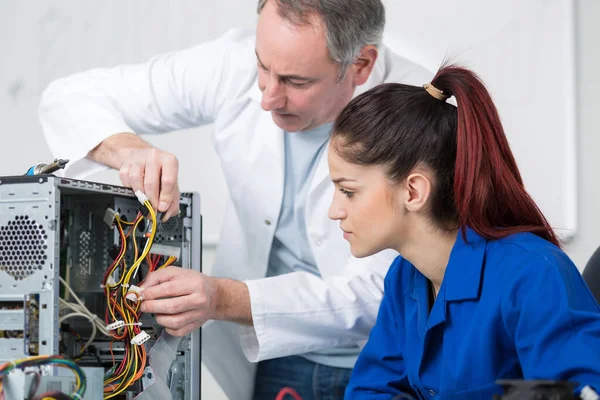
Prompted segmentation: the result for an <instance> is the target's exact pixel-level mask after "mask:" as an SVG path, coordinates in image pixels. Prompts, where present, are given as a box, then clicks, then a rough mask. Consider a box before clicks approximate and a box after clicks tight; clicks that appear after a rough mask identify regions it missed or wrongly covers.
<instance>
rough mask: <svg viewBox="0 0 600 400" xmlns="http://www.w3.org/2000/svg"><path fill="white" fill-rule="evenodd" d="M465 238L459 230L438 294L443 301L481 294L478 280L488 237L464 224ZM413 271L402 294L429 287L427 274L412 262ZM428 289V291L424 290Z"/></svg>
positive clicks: (476, 297) (415, 294) (417, 296)
mask: <svg viewBox="0 0 600 400" xmlns="http://www.w3.org/2000/svg"><path fill="white" fill-rule="evenodd" d="M465 233H466V240H465V238H464V237H463V234H462V232H461V231H459V232H458V234H457V237H456V242H455V243H454V246H453V247H452V251H451V252H450V259H449V261H448V265H447V266H446V272H445V273H444V280H443V282H442V286H441V288H440V292H439V294H438V297H441V298H442V299H443V300H444V301H447V302H449V301H460V300H476V299H478V298H479V296H480V294H481V280H482V276H483V267H484V260H485V249H486V245H487V240H486V239H485V238H483V237H481V236H480V235H479V234H477V232H475V231H474V230H472V229H471V228H467V229H466V231H465ZM413 269H414V271H413V274H412V277H411V278H410V279H409V281H408V282H407V285H406V289H405V294H406V295H408V296H409V297H411V298H412V299H414V300H417V299H418V298H419V293H421V292H422V291H423V290H428V289H426V288H427V287H428V285H427V278H426V277H425V276H424V275H423V274H421V273H420V272H419V271H418V270H417V269H416V268H414V266H413ZM426 293H428V292H426Z"/></svg>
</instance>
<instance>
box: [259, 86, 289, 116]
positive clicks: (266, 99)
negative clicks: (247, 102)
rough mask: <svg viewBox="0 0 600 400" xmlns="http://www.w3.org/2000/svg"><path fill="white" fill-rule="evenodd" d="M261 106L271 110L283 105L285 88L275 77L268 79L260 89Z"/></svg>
mask: <svg viewBox="0 0 600 400" xmlns="http://www.w3.org/2000/svg"><path fill="white" fill-rule="evenodd" d="M262 92H263V96H262V101H261V107H262V108H263V110H265V111H273V110H277V109H280V108H283V107H285V90H284V88H283V85H281V83H280V82H277V80H276V79H269V80H268V81H267V83H266V85H265V87H264V89H263V90H262Z"/></svg>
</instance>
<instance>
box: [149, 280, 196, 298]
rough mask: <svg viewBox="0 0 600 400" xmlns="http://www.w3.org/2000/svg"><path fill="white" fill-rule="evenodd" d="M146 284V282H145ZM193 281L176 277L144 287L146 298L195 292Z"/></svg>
mask: <svg viewBox="0 0 600 400" xmlns="http://www.w3.org/2000/svg"><path fill="white" fill-rule="evenodd" d="M144 284H145V283H144ZM195 289H197V288H194V286H193V282H191V281H189V280H185V279H174V280H170V281H167V282H162V283H160V284H158V285H155V286H150V287H148V288H144V293H143V295H144V299H145V300H156V299H164V298H167V297H176V296H184V295H187V294H190V293H193V292H194V290H195Z"/></svg>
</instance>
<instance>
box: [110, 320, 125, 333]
mask: <svg viewBox="0 0 600 400" xmlns="http://www.w3.org/2000/svg"><path fill="white" fill-rule="evenodd" d="M124 326H125V321H115V322H113V323H111V324H108V325H106V329H108V330H109V331H114V330H116V329H119V328H122V327H124Z"/></svg>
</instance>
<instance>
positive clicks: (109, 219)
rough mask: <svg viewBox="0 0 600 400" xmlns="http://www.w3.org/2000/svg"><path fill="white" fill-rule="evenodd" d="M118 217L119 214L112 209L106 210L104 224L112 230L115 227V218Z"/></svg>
mask: <svg viewBox="0 0 600 400" xmlns="http://www.w3.org/2000/svg"><path fill="white" fill-rule="evenodd" d="M118 215H119V213H118V212H116V211H115V210H113V209H112V208H107V209H106V212H105V213H104V222H105V223H106V225H108V226H109V227H110V228H114V227H115V218H116V217H117V216H118Z"/></svg>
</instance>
